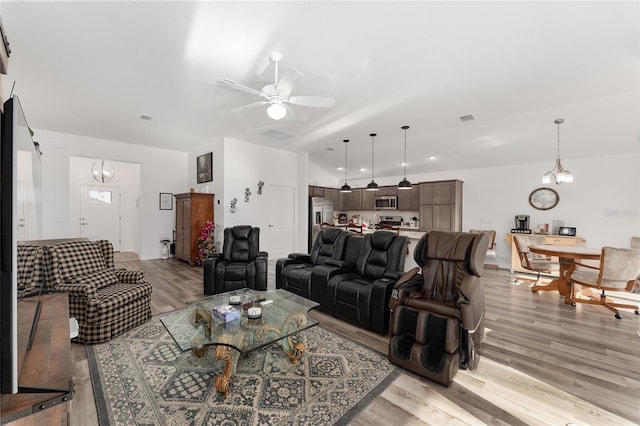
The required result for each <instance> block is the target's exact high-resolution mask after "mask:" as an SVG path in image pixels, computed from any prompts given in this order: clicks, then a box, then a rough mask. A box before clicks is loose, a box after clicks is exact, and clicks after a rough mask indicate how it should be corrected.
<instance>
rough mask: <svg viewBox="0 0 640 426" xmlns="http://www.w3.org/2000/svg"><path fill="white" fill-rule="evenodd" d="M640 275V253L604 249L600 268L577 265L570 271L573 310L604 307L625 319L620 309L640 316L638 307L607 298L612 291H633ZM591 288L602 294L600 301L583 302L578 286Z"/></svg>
mask: <svg viewBox="0 0 640 426" xmlns="http://www.w3.org/2000/svg"><path fill="white" fill-rule="evenodd" d="M639 274H640V249H627V248H614V247H603V248H602V255H601V256H600V266H599V267H597V266H592V265H588V264H586V263H580V262H574V264H573V265H572V266H571V268H570V269H569V273H568V275H567V282H569V286H570V287H571V306H576V304H577V303H586V304H589V305H602V306H604V307H605V308H607V309H609V310H610V311H612V312H613V313H614V314H615V317H616V318H618V319H621V318H622V317H621V316H620V312H619V311H618V309H617V308H624V309H633V310H634V312H635V314H636V315H640V308H638V306H637V305H630V304H624V303H616V302H614V301H613V300H611V299H610V298H609V297H607V295H606V294H605V290H609V291H631V290H632V289H633V286H634V285H635V283H636V280H637V279H638V275H639ZM576 284H577V285H580V286H583V287H590V288H594V289H598V290H600V291H601V293H600V299H599V300H593V299H582V298H581V297H579V296H578V295H577V293H576V289H575V285H576Z"/></svg>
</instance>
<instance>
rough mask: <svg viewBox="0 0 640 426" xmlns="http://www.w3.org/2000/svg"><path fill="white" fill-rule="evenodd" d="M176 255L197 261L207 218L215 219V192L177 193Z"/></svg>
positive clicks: (193, 263)
mask: <svg viewBox="0 0 640 426" xmlns="http://www.w3.org/2000/svg"><path fill="white" fill-rule="evenodd" d="M175 197H176V254H175V255H176V257H177V258H178V259H182V260H186V261H187V262H189V265H191V266H193V265H195V263H196V254H197V253H198V238H199V237H200V233H201V232H202V227H203V226H204V224H205V223H206V222H207V220H211V221H213V194H201V193H197V192H189V193H186V194H176V195H175Z"/></svg>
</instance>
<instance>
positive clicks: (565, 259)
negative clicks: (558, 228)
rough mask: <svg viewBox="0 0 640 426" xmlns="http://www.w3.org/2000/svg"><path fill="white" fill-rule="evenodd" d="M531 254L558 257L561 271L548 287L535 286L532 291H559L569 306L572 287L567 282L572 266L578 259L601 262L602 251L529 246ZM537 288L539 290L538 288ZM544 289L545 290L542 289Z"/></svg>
mask: <svg viewBox="0 0 640 426" xmlns="http://www.w3.org/2000/svg"><path fill="white" fill-rule="evenodd" d="M529 251H530V252H531V253H537V254H541V255H544V256H551V257H557V258H558V262H559V263H560V270H559V272H558V277H557V278H555V279H554V280H553V281H551V282H550V283H549V284H547V285H543V286H540V285H535V286H533V287H532V288H531V291H540V290H541V289H542V290H556V289H557V290H558V293H560V295H562V296H564V303H565V304H569V303H570V302H571V287H570V286H569V281H568V280H567V278H568V274H569V271H570V269H571V266H572V265H573V263H574V261H575V260H576V259H580V260H598V261H599V260H600V255H601V253H602V249H600V248H595V247H583V246H563V245H551V244H537V245H532V246H529ZM536 287H537V288H536ZM542 287H544V288H542Z"/></svg>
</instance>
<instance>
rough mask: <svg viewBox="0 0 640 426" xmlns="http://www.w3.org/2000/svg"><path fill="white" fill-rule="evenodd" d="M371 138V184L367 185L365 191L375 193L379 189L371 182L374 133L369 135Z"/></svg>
mask: <svg viewBox="0 0 640 426" xmlns="http://www.w3.org/2000/svg"><path fill="white" fill-rule="evenodd" d="M369 136H371V182H370V183H369V185H367V191H377V190H379V189H380V188H379V187H378V184H377V183H376V182H375V181H374V180H373V139H374V138H375V137H376V136H377V135H376V134H375V133H369Z"/></svg>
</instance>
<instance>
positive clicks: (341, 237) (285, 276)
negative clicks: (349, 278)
mask: <svg viewBox="0 0 640 426" xmlns="http://www.w3.org/2000/svg"><path fill="white" fill-rule="evenodd" d="M348 237H349V232H347V231H345V230H343V229H339V228H326V229H323V230H321V231H320V232H319V233H318V235H317V237H316V239H315V241H314V243H313V246H312V247H311V253H309V254H303V253H291V254H289V257H288V258H285V259H278V261H277V262H276V288H282V289H285V290H288V291H290V292H292V293H295V294H297V295H299V296H302V297H305V298H307V299H311V272H312V271H313V269H314V268H315V267H316V266H318V265H324V264H325V263H326V262H327V261H328V260H336V261H339V260H342V258H343V257H344V255H345V249H346V243H347V238H348Z"/></svg>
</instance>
